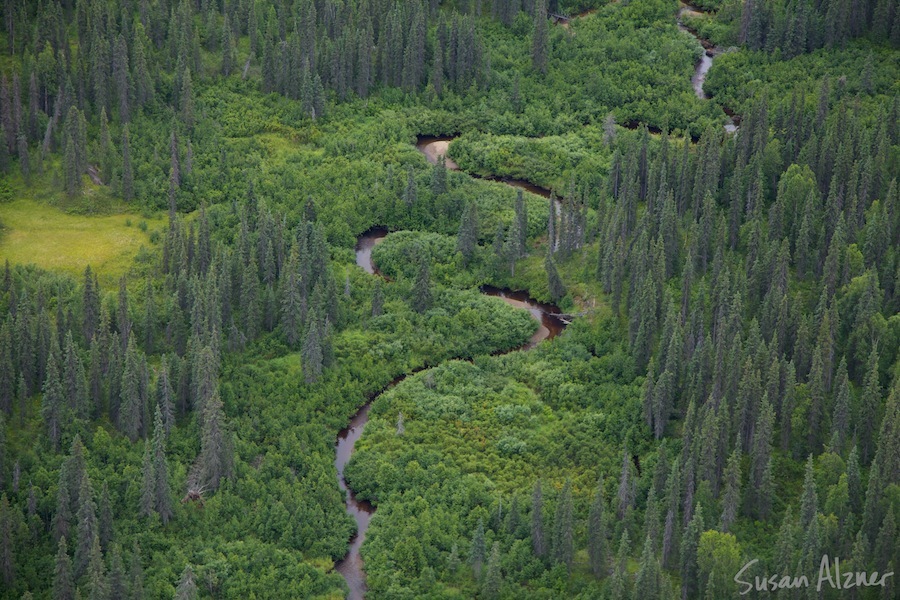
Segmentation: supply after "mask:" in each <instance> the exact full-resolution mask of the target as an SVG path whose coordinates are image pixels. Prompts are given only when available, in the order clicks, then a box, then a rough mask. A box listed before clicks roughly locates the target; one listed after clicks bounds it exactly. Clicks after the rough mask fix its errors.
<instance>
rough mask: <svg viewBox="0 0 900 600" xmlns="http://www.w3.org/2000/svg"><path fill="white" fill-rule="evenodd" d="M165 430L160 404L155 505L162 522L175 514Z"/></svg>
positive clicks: (155, 426) (155, 434)
mask: <svg viewBox="0 0 900 600" xmlns="http://www.w3.org/2000/svg"><path fill="white" fill-rule="evenodd" d="M165 444H166V441H165V430H164V426H163V420H162V412H161V411H160V409H159V405H157V406H156V411H155V413H154V415H153V477H154V485H153V492H154V493H153V496H154V507H155V509H156V512H157V514H159V519H160V521H162V524H163V525H165V524H166V523H168V522H169V520H171V518H172V516H173V514H174V513H173V509H172V497H171V491H170V489H169V470H168V466H167V465H166V449H165Z"/></svg>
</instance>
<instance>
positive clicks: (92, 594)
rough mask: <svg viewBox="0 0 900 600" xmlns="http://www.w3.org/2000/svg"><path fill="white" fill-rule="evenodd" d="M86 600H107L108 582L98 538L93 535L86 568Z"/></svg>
mask: <svg viewBox="0 0 900 600" xmlns="http://www.w3.org/2000/svg"><path fill="white" fill-rule="evenodd" d="M87 587H88V593H87V597H88V600H109V580H108V578H107V575H106V563H105V562H103V553H102V552H101V551H100V538H99V536H98V535H97V534H96V533H95V534H94V538H93V540H92V541H91V549H90V558H89V561H88V567H87Z"/></svg>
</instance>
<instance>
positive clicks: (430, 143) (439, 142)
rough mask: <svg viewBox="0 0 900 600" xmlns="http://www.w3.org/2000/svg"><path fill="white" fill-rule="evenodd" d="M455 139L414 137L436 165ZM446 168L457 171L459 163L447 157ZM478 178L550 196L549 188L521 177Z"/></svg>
mask: <svg viewBox="0 0 900 600" xmlns="http://www.w3.org/2000/svg"><path fill="white" fill-rule="evenodd" d="M455 139H456V136H453V137H446V136H445V137H431V136H419V137H418V138H417V139H416V150H418V151H419V152H421V153H422V154H424V155H425V158H426V159H428V162H430V163H431V164H433V165H436V164H437V162H438V157H439V156H441V155H443V156H445V157H446V156H447V149H448V148H449V147H450V142H452V141H453V140H455ZM446 164H447V168H448V169H449V170H451V171H459V165H457V164H456V163H455V162H453V161H452V160H450V159H449V158H447V162H446ZM472 176H473V177H478V176H477V175H472ZM478 178H479V179H487V180H489V181H499V182H501V183H505V184H506V185H510V186H512V187H514V188H519V189H522V190H525V191H526V192H531V193H532V194H536V195H538V196H542V197H544V198H549V197H550V190H548V189H547V188H542V187H540V186H538V185H534V184H533V183H531V182H528V181H524V180H521V179H510V178H508V177H478Z"/></svg>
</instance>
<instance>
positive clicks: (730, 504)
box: [719, 448, 741, 533]
mask: <svg viewBox="0 0 900 600" xmlns="http://www.w3.org/2000/svg"><path fill="white" fill-rule="evenodd" d="M740 505H741V451H740V449H739V448H735V449H734V451H733V452H732V453H731V456H729V457H728V466H727V467H725V495H724V496H723V498H722V517H721V519H720V521H719V528H720V529H721V530H722V531H723V532H725V533H727V532H728V530H729V528H730V527H731V526H732V525H733V524H734V521H735V519H737V514H738V509H739V508H740Z"/></svg>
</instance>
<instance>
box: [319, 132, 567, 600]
mask: <svg viewBox="0 0 900 600" xmlns="http://www.w3.org/2000/svg"><path fill="white" fill-rule="evenodd" d="M444 152H446V147H444ZM434 160H435V162H436V161H437V157H435V158H434ZM448 167H449V165H448ZM387 234H388V230H387V229H386V228H384V227H373V228H372V229H370V230H369V231H367V232H365V233H363V234H362V235H360V236H359V238H358V239H357V243H356V264H357V265H359V266H360V267H362V268H363V269H365V271H366V272H367V273H370V274H372V275H378V276H381V273H380V272H379V271H378V268H377V267H376V266H375V263H374V262H372V250H373V249H374V248H375V246H376V245H377V244H378V243H379V242H380V241H381V240H383V239H384V238H385V237H387ZM481 293H483V294H486V295H488V296H495V297H497V298H500V299H502V300H503V301H504V302H506V303H507V304H509V305H510V306H514V307H516V308H521V309H524V310H527V311H528V312H529V313H531V316H532V317H534V318H535V319H536V320H537V321H538V322H539V323H540V324H541V325H540V327H539V328H538V330H537V331H536V332H535V333H534V335H532V336H531V339H530V340H528V342H527V343H525V344H524V345H523V346H521V347H520V348H515V349H513V350H510V352H512V351H515V350H530V349H531V348H534V347H535V346H537V345H538V344H539V343H541V342H542V341H543V340H546V339H549V338H552V337H555V336H556V335H558V334H559V333H560V332H561V331H562V330H563V329H564V328H565V326H566V323H565V322H564V321H563V320H562V319H560V318H559V317H558V316H557V315H558V314H559V313H560V310H559V308H557V307H556V306H553V305H550V304H541V303H539V302H536V301H535V300H533V299H532V298H531V297H529V296H528V293H527V292H522V291H511V290H503V289H499V288H495V287H491V286H483V287H482V288H481ZM406 377H407V375H402V376H400V377H398V378H397V379H395V380H394V381H392V382H391V383H389V384H388V386H387V387H386V388H385V389H384V390H382V391H381V392H379V393H377V394H374V395H373V396H371V397H370V398H369V399H368V401H367V402H366V403H365V404H363V405H362V407H360V409H359V410H358V411H357V412H356V414H354V415H353V417H351V419H350V423H349V425H347V427H346V428H344V429H342V430H341V431H340V432H339V433H338V436H337V442H336V443H335V458H334V466H335V468H336V469H337V477H338V486H339V487H340V489H341V490H342V491H343V492H345V493H346V509H347V514H349V515H350V516H351V517H353V520H354V521H355V522H356V534H355V535H354V536H353V537H352V538H351V540H350V549H349V550H348V551H347V555H346V556H345V557H344V558H343V559H342V560H341V561H339V562H338V563H337V564H336V565H335V569H336V570H337V571H338V572H339V573H340V574H341V575H343V576H344V579H345V580H346V582H347V586H348V587H349V588H350V595H349V596H348V598H349V599H350V600H362V599H363V598H364V596H365V593H366V574H365V571H364V570H363V561H362V556H360V553H359V550H360V548H361V547H362V544H363V542H364V541H365V539H366V531H367V530H368V529H369V522H370V521H371V519H372V515H373V514H374V513H375V507H374V506H372V504H370V503H369V502H368V501H366V500H360V499H358V498H357V497H356V494H355V493H354V492H353V490H352V489H351V488H350V486H348V485H347V481H346V479H344V468H345V467H346V466H347V463H348V462H349V461H350V457H351V456H352V455H353V449H354V447H355V446H356V442H357V440H359V438H360V437H361V436H362V434H363V429H364V428H365V426H366V423H368V421H369V409H370V408H371V407H372V402H374V401H375V400H376V399H377V398H378V396H380V395H381V394H383V393H384V392H386V391H387V390H389V389H391V388H392V387H394V386H395V385H397V384H398V383H400V382H401V381H403V380H404V379H406Z"/></svg>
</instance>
